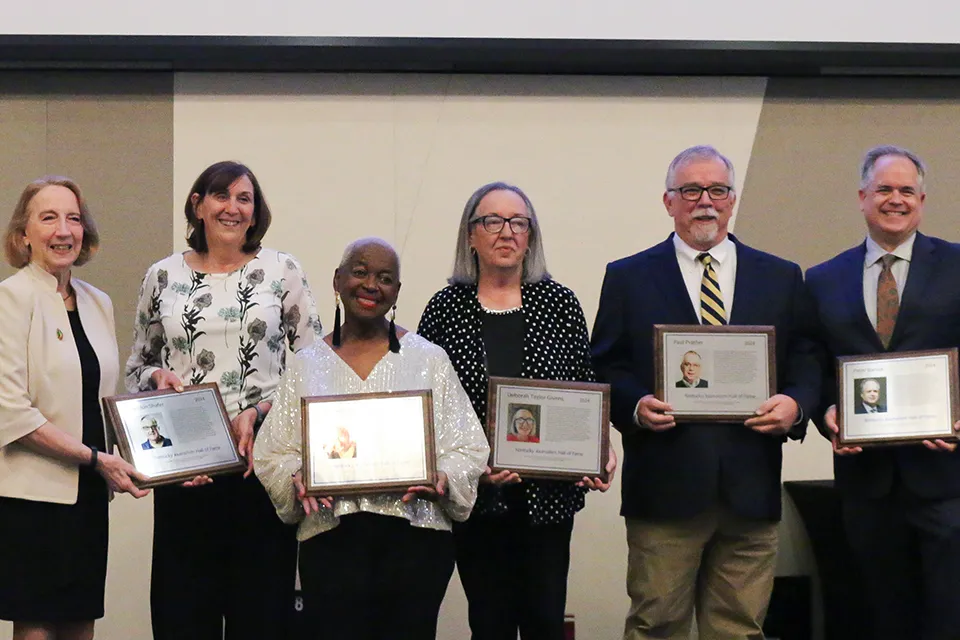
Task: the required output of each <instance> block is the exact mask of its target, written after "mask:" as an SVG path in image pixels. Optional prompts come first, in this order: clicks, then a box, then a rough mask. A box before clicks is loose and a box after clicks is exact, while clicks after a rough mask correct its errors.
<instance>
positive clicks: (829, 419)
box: [823, 404, 863, 456]
mask: <svg viewBox="0 0 960 640" xmlns="http://www.w3.org/2000/svg"><path fill="white" fill-rule="evenodd" d="M823 422H824V424H825V425H827V429H829V430H830V444H831V445H833V452H834V453H835V454H837V455H838V456H852V455H856V454H858V453H860V452H862V451H863V447H845V446H843V445H841V444H840V443H839V442H838V440H839V437H840V427H838V426H837V405H835V404H832V405H830V408H829V409H827V412H826V413H824V414H823Z"/></svg>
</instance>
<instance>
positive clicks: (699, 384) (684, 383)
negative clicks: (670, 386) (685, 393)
mask: <svg viewBox="0 0 960 640" xmlns="http://www.w3.org/2000/svg"><path fill="white" fill-rule="evenodd" d="M702 369H703V360H702V359H701V358H700V354H699V353H697V352H696V351H687V352H686V353H685V354H683V359H681V360H680V375H681V376H682V377H681V378H680V379H679V380H677V389H683V388H684V387H686V388H688V389H706V388H708V387H709V386H710V383H709V382H707V381H706V380H704V379H703V378H701V377H700V371H701V370H702Z"/></svg>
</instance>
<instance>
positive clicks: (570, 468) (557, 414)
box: [486, 376, 610, 482]
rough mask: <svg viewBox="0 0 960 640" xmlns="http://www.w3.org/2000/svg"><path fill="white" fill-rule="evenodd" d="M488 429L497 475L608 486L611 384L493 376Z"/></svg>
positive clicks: (492, 460)
mask: <svg viewBox="0 0 960 640" xmlns="http://www.w3.org/2000/svg"><path fill="white" fill-rule="evenodd" d="M486 429H487V436H488V438H489V440H490V468H491V469H492V470H493V472H494V473H496V472H498V471H501V470H504V469H509V470H510V471H515V472H517V473H519V474H520V475H521V477H527V476H529V477H534V478H552V479H560V480H572V481H579V480H581V479H583V477H584V476H587V477H591V478H600V479H601V480H603V481H604V482H606V481H607V472H606V466H607V458H608V456H609V442H610V385H607V384H598V383H590V382H558V381H555V380H530V379H527V378H503V377H497V376H491V377H490V391H489V397H488V411H487V425H486Z"/></svg>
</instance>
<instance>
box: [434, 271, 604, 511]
mask: <svg viewBox="0 0 960 640" xmlns="http://www.w3.org/2000/svg"><path fill="white" fill-rule="evenodd" d="M521 296H522V300H523V307H522V312H523V320H524V339H523V366H522V371H521V374H520V375H521V377H523V378H533V379H538V380H563V381H578V382H593V381H595V380H596V377H595V375H594V372H593V367H592V366H591V364H590V338H589V334H588V332H587V323H586V320H585V319H584V316H583V309H582V308H581V307H580V302H579V301H578V300H577V296H576V295H575V294H574V293H573V291H571V290H570V289H568V288H567V287H565V286H563V285H561V284H559V283H557V282H555V281H553V280H543V281H541V282H538V283H535V284H524V285H523V286H522V289H521ZM482 313H483V310H482V308H481V307H480V301H479V299H478V298H477V287H476V285H450V286H448V287H446V288H444V289H442V290H441V291H439V292H438V293H437V294H435V295H434V296H433V298H431V300H430V302H429V303H427V307H426V309H424V311H423V315H422V316H421V317H420V326H419V327H418V328H417V332H418V333H419V334H420V335H421V336H423V337H424V338H426V339H427V340H429V341H431V342H433V343H435V344H438V345H440V346H441V347H443V348H444V350H446V352H447V355H449V356H450V360H451V362H452V363H453V367H454V369H456V371H457V374H458V375H459V376H460V382H461V383H462V384H463V388H464V389H465V390H466V392H467V395H468V396H469V397H470V401H471V402H472V403H473V408H474V410H475V411H476V412H477V417H479V418H480V422H481V423H482V424H486V417H487V368H486V363H485V360H486V357H485V350H484V346H483V337H482V326H483V320H482ZM523 487H524V489H525V492H526V495H525V498H526V500H525V503H526V506H527V515H528V517H529V518H530V522H531V523H532V524H550V523H556V522H560V521H564V520H568V519H570V518H573V516H574V514H575V513H576V512H577V511H579V510H580V509H582V508H583V505H584V493H585V492H586V490H585V489H583V488H582V487H578V486H576V485H575V484H573V483H570V482H559V481H550V480H524V482H523ZM507 504H508V503H507V500H505V498H504V495H503V491H502V489H501V488H500V487H495V486H491V485H480V492H479V495H478V497H477V504H476V506H475V507H474V510H473V513H474V515H475V516H498V515H504V514H506V513H507V510H508V506H507Z"/></svg>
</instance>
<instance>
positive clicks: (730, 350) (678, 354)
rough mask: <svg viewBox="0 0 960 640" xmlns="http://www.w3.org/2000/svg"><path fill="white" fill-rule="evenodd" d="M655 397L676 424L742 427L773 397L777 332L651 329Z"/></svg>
mask: <svg viewBox="0 0 960 640" xmlns="http://www.w3.org/2000/svg"><path fill="white" fill-rule="evenodd" d="M653 329H654V331H653V341H654V359H655V360H654V382H655V391H654V395H656V397H657V398H659V399H661V400H663V401H664V402H667V403H668V404H670V406H671V407H673V411H672V412H671V415H673V417H674V419H676V421H677V422H683V421H686V422H741V421H743V420H746V419H748V418H752V417H754V416H755V415H756V413H755V412H756V410H757V407H759V406H760V405H761V404H763V402H765V401H766V400H767V399H768V398H769V397H770V396H772V395H774V394H775V393H776V388H777V360H776V331H775V329H774V328H773V327H772V326H767V325H723V326H713V325H667V324H657V325H654V327H653Z"/></svg>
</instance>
